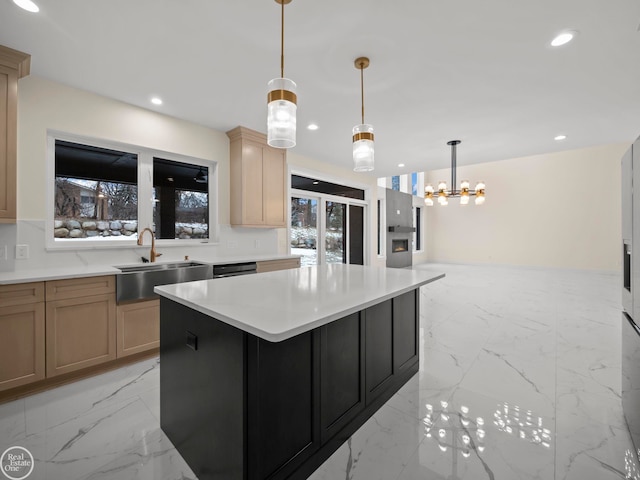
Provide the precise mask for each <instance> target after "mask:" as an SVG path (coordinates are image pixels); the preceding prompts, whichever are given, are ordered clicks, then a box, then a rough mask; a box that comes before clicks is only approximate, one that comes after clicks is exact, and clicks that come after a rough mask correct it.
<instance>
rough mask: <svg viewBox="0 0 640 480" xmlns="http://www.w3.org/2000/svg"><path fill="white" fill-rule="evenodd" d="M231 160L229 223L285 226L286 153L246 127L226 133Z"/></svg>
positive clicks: (260, 134) (252, 225) (249, 225)
mask: <svg viewBox="0 0 640 480" xmlns="http://www.w3.org/2000/svg"><path fill="white" fill-rule="evenodd" d="M227 136H228V137H229V139H230V144H229V150H230V161H231V177H230V178H231V186H230V190H231V192H230V193H231V225H239V226H245V227H269V228H281V227H286V226H287V222H286V201H285V197H286V184H287V183H286V180H287V167H286V165H287V152H286V150H284V149H279V148H272V147H270V146H268V145H267V138H266V135H264V134H262V133H259V132H256V131H254V130H250V129H248V128H245V127H236V128H234V129H233V130H230V131H228V132H227Z"/></svg>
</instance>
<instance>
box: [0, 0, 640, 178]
mask: <svg viewBox="0 0 640 480" xmlns="http://www.w3.org/2000/svg"><path fill="white" fill-rule="evenodd" d="M35 1H36V2H37V3H38V4H39V6H40V8H41V10H40V12H39V13H37V14H32V13H28V12H25V11H23V10H21V9H19V8H18V7H16V6H15V5H14V4H13V2H12V1H11V0H0V44H3V45H6V46H9V47H12V48H15V49H18V50H22V51H25V52H28V53H31V54H32V73H33V74H36V75H40V76H43V77H47V78H50V79H53V80H57V81H59V82H62V83H65V84H68V85H72V86H75V87H78V88H82V89H86V90H89V91H93V92H96V93H99V94H102V95H105V96H108V97H113V98H116V99H119V100H122V101H124V102H128V103H131V104H134V105H139V106H141V107H144V108H149V109H152V110H157V111H160V112H163V113H166V114H168V115H172V116H175V117H180V118H184V119H187V120H190V121H193V122H196V123H199V124H203V125H207V126H210V127H212V128H215V129H217V130H221V131H227V130H229V129H231V128H233V127H235V126H237V125H244V126H246V127H249V128H253V129H255V130H259V131H262V132H264V131H266V91H267V88H266V84H267V82H268V81H269V80H270V79H271V78H274V77H278V76H279V75H280V70H279V68H280V5H278V4H277V3H276V2H275V1H274V0H228V1H225V2H223V1H221V0H108V1H89V0H35ZM639 23H640V1H638V0H536V1H523V0H483V1H478V0H398V1H393V2H390V1H382V0H341V1H338V0H293V2H292V3H290V4H289V5H287V6H286V7H285V57H286V64H285V76H287V77H289V78H291V79H293V80H294V81H295V82H296V83H297V84H298V144H297V146H296V147H295V149H294V151H295V152H296V153H298V154H301V155H305V156H309V157H312V158H316V159H319V160H322V161H325V162H330V163H334V164H337V165H341V166H343V167H345V168H351V165H352V160H351V129H352V127H353V126H354V125H355V124H358V123H360V78H359V72H358V70H357V69H356V68H355V67H354V65H353V61H354V59H355V58H356V57H358V56H363V55H364V56H368V57H369V58H370V59H371V66H370V67H369V68H368V69H367V70H365V72H364V82H365V108H366V118H365V120H366V121H367V123H371V124H373V125H374V127H375V132H376V169H375V171H374V172H372V173H371V174H372V175H373V176H388V175H392V174H399V173H409V172H412V171H424V170H432V169H436V168H444V167H447V166H448V165H449V161H450V150H449V147H448V146H447V145H446V142H447V141H448V140H451V139H461V140H462V144H461V145H460V146H459V148H458V163H459V164H460V165H465V164H472V163H479V162H486V161H492V160H502V159H506V158H514V157H520V156H526V155H532V154H539V153H547V152H554V151H560V150H568V149H574V148H580V147H587V146H592V145H601V144H607V143H618V142H631V141H633V139H634V138H635V137H636V136H637V135H638V134H640V32H639V31H638V28H639V27H638V24H639ZM564 29H574V30H578V31H579V35H578V36H577V38H576V39H575V40H574V41H573V42H571V43H570V44H568V45H566V46H563V47H560V48H555V49H553V48H552V47H550V46H549V42H550V40H551V39H552V37H553V36H554V35H555V34H556V33H558V32H560V31H562V30H564ZM152 95H159V96H160V97H162V98H163V100H164V104H163V105H162V106H160V107H156V106H153V105H151V104H150V103H149V99H150V97H151V96H152ZM310 122H316V123H318V125H319V126H320V129H319V130H317V131H315V132H311V131H308V130H307V129H306V128H305V127H306V125H307V124H308V123H310ZM560 133H563V134H566V135H567V139H566V140H565V141H563V142H556V141H554V139H553V138H554V136H556V135H557V134H560ZM401 162H402V163H404V164H405V165H406V166H405V167H404V168H398V166H397V164H398V163H401Z"/></svg>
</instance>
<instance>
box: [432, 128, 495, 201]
mask: <svg viewBox="0 0 640 480" xmlns="http://www.w3.org/2000/svg"><path fill="white" fill-rule="evenodd" d="M460 143H462V142H461V141H460V140H451V141H449V142H447V145H449V146H451V188H452V189H451V190H449V189H448V187H447V182H443V181H440V182H439V183H438V192H437V195H436V196H437V197H438V203H439V204H440V205H442V206H445V205H449V198H452V197H453V198H455V197H459V198H460V205H469V198H470V197H472V196H475V197H476V200H475V203H476V205H482V204H483V203H484V199H485V197H484V190H485V188H486V187H485V184H484V182H478V183H476V189H475V190H470V189H469V186H470V184H469V180H463V181H462V182H460V190H456V173H457V170H458V166H457V163H456V162H457V158H456V147H457V146H458V145H460ZM435 194H436V192H435V190H434V189H433V187H432V186H431V185H427V186H426V187H425V188H424V203H425V205H427V206H428V207H431V206H433V198H434V195H435Z"/></svg>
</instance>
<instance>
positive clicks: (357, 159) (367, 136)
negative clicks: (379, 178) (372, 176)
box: [353, 57, 374, 172]
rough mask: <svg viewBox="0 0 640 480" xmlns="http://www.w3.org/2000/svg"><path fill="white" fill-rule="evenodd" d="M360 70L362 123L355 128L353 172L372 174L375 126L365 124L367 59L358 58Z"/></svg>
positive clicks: (356, 64)
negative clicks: (365, 73) (365, 72)
mask: <svg viewBox="0 0 640 480" xmlns="http://www.w3.org/2000/svg"><path fill="white" fill-rule="evenodd" d="M354 63H355V66H356V68H357V69H359V70H360V98H361V101H362V123H361V124H360V125H356V126H355V127H353V170H354V171H355V172H370V171H371V170H373V150H374V148H373V126H371V125H367V124H366V123H364V73H363V72H364V69H365V68H367V67H368V66H369V59H368V58H367V57H359V58H356V61H355V62H354Z"/></svg>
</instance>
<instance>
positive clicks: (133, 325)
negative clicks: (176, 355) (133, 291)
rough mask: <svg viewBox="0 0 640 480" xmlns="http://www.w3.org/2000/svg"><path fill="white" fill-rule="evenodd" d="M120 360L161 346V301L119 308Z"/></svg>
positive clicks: (118, 348) (117, 348) (117, 344)
mask: <svg viewBox="0 0 640 480" xmlns="http://www.w3.org/2000/svg"><path fill="white" fill-rule="evenodd" d="M117 315H118V322H117V328H116V331H117V335H118V337H117V341H116V356H117V357H118V358H121V357H125V356H127V355H133V354H134V353H140V352H144V351H147V350H151V349H153V348H158V347H159V346H160V300H159V299H156V300H149V301H147V302H137V303H130V304H127V305H118V307H117Z"/></svg>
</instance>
